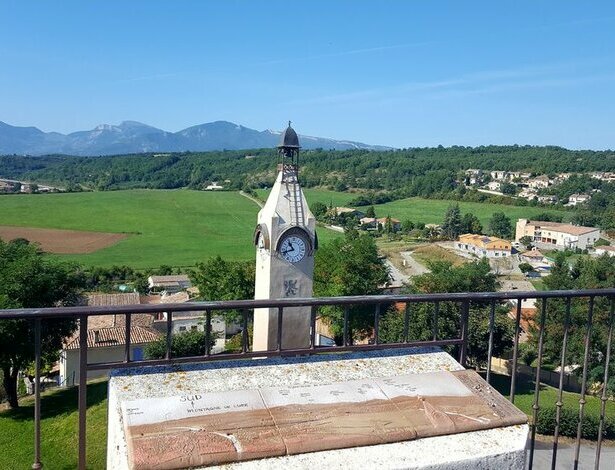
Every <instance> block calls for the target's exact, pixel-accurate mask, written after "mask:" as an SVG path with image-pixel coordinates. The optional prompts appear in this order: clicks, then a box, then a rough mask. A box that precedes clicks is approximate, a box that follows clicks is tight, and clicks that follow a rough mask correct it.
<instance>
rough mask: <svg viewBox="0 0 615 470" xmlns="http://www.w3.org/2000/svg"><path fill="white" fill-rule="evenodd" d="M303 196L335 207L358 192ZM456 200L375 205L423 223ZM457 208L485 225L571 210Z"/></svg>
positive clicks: (438, 218) (434, 220)
mask: <svg viewBox="0 0 615 470" xmlns="http://www.w3.org/2000/svg"><path fill="white" fill-rule="evenodd" d="M257 192H258V195H259V197H260V198H261V199H265V198H266V197H267V194H268V191H267V190H259V191H257ZM304 192H305V197H306V198H307V200H308V202H310V203H314V202H317V201H318V202H322V203H324V204H327V205H329V204H331V203H332V204H333V205H334V206H343V205H345V204H347V203H348V201H350V200H351V199H354V198H355V197H356V196H357V195H356V194H352V193H339V192H335V191H328V190H324V189H305V190H304ZM454 203H455V201H449V200H440V199H423V198H420V197H412V198H408V199H400V200H398V201H392V202H387V203H386V204H377V205H375V206H374V208H375V210H376V215H377V216H378V217H386V216H391V217H394V218H396V219H400V220H404V219H410V220H412V221H413V222H423V223H426V224H440V223H442V220H443V219H444V214H445V213H446V210H447V209H448V207H449V206H450V205H451V204H454ZM459 208H460V209H461V212H462V214H465V213H466V212H471V213H473V214H474V215H475V216H476V217H478V218H479V219H480V221H481V223H482V224H483V227H485V228H486V227H487V225H488V224H489V219H490V218H491V216H492V215H493V213H494V212H504V213H505V214H506V215H507V216H508V217H510V219H511V220H512V222H513V224H514V223H515V222H516V221H517V219H519V218H532V217H534V216H536V215H538V214H541V213H544V212H548V213H551V214H557V215H561V216H563V217H564V220H567V219H568V218H569V217H570V215H571V213H570V212H567V211H561V210H555V209H545V208H544V207H522V206H508V205H504V204H488V203H481V202H463V201H462V202H459Z"/></svg>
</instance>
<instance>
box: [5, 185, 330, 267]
mask: <svg viewBox="0 0 615 470" xmlns="http://www.w3.org/2000/svg"><path fill="white" fill-rule="evenodd" d="M257 212H258V206H257V205H256V204H255V203H254V202H253V201H250V200H249V199H247V198H245V197H243V196H241V195H240V194H239V193H236V192H204V191H190V190H130V191H108V192H90V193H71V194H34V195H15V196H1V197H0V214H2V219H1V221H0V225H15V226H21V227H40V228H55V229H70V230H88V231H96V232H115V233H128V234H129V236H128V238H126V239H124V240H122V241H120V242H118V243H116V244H115V245H113V246H110V247H108V248H104V249H101V250H98V251H96V252H94V253H89V254H80V255H61V257H62V258H64V259H67V260H72V261H77V262H79V263H82V264H87V265H97V266H111V265H114V264H126V265H130V266H132V267H134V268H150V267H157V266H160V265H161V264H167V265H171V266H194V264H195V263H197V262H199V261H203V260H205V259H207V258H209V257H212V256H216V255H220V256H222V257H224V258H227V259H232V260H251V259H253V258H254V247H253V245H252V233H253V230H254V226H255V225H256V214H257ZM336 236H338V235H336V234H335V232H332V231H329V230H325V229H320V231H319V238H320V241H321V242H324V243H326V242H327V241H328V240H330V239H331V238H333V237H336Z"/></svg>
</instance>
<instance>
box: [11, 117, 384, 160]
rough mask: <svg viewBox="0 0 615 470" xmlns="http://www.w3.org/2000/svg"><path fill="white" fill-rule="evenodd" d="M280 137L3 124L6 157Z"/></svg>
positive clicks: (225, 130) (197, 147)
mask: <svg viewBox="0 0 615 470" xmlns="http://www.w3.org/2000/svg"><path fill="white" fill-rule="evenodd" d="M279 138H280V132H277V131H271V130H265V131H257V130H254V129H250V128H248V127H244V126H241V125H238V124H235V123H232V122H228V121H214V122H209V123H205V124H200V125H197V126H192V127H188V128H186V129H183V130H181V131H178V132H167V131H164V130H162V129H158V128H156V127H152V126H148V125H147V124H143V123H140V122H136V121H123V122H122V123H120V124H119V125H117V126H115V125H110V124H101V125H99V126H97V127H95V128H94V129H92V130H89V131H78V132H72V133H70V134H60V133H58V132H43V131H41V130H40V129H37V128H36V127H16V126H11V125H9V124H6V123H4V122H2V121H0V155H2V154H4V155H6V154H20V155H46V154H51V153H62V154H67V155H81V156H95V155H115V154H127V153H144V152H183V151H195V152H196V151H207V150H223V149H227V150H242V149H256V148H267V147H274V146H276V145H277V144H278V141H279ZM299 138H300V141H301V146H302V147H303V148H306V149H314V148H324V149H337V150H347V149H366V150H387V149H390V147H384V146H380V145H368V144H363V143H360V142H352V141H346V140H335V139H327V138H323V137H311V136H302V135H300V136H299Z"/></svg>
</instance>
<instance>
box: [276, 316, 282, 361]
mask: <svg viewBox="0 0 615 470" xmlns="http://www.w3.org/2000/svg"><path fill="white" fill-rule="evenodd" d="M283 321H284V307H278V331H277V335H276V341H277V350H278V352H280V351H282V323H283Z"/></svg>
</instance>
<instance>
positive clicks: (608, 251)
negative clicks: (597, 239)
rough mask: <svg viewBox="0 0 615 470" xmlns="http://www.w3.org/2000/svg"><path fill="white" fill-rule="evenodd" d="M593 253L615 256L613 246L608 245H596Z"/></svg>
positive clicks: (614, 247)
mask: <svg viewBox="0 0 615 470" xmlns="http://www.w3.org/2000/svg"><path fill="white" fill-rule="evenodd" d="M594 253H595V254H597V255H598V256H602V255H609V256H615V246H609V245H606V246H597V247H596V250H595V252H594Z"/></svg>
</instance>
